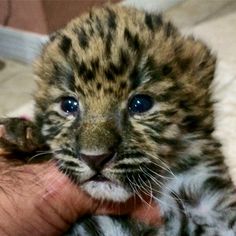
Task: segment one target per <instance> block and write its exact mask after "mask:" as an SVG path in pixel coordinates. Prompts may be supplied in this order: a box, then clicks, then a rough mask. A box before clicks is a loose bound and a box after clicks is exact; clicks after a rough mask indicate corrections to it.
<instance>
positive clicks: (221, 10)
mask: <svg viewBox="0 0 236 236" xmlns="http://www.w3.org/2000/svg"><path fill="white" fill-rule="evenodd" d="M105 2H107V1H106V0H0V117H2V116H21V115H24V116H28V117H32V114H33V101H32V93H33V92H34V90H35V82H34V79H35V78H34V75H33V70H32V62H33V61H34V60H35V58H37V56H38V55H39V54H40V50H41V48H42V45H43V44H44V43H45V42H46V41H47V38H48V34H50V33H52V32H54V31H56V30H57V29H60V28H61V27H63V26H64V25H65V24H66V22H68V21H69V20H70V19H71V18H74V17H75V16H79V15H80V14H82V13H83V12H85V11H87V10H88V9H89V8H91V7H92V6H99V5H103V4H104V3H105ZM109 2H114V3H118V4H126V5H133V6H135V7H137V8H141V9H145V10H147V11H150V12H154V13H155V12H160V11H161V12H163V15H164V16H165V17H166V18H167V19H171V20H172V21H173V22H174V23H175V24H176V25H177V26H178V27H179V29H180V30H181V31H182V32H183V34H193V35H194V36H195V37H196V38H200V39H201V40H203V41H205V42H206V44H208V45H209V47H210V48H212V51H213V52H214V53H215V54H217V56H218V64H217V71H216V76H215V80H214V83H213V86H212V91H213V98H214V99H215V100H216V101H217V103H216V105H215V114H216V132H215V135H216V136H217V137H218V138H219V139H220V140H221V142H222V143H223V151H224V153H225V155H226V157H227V159H226V161H227V163H228V165H229V167H230V170H231V173H232V176H233V177H234V180H235V182H236V158H235V153H236V0H123V1H121V0H109Z"/></svg>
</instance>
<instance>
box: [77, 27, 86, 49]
mask: <svg viewBox="0 0 236 236" xmlns="http://www.w3.org/2000/svg"><path fill="white" fill-rule="evenodd" d="M77 35H78V40H79V45H80V47H81V48H82V49H86V48H87V47H88V40H89V39H88V36H87V34H86V32H85V30H84V29H79V30H78V31H77Z"/></svg>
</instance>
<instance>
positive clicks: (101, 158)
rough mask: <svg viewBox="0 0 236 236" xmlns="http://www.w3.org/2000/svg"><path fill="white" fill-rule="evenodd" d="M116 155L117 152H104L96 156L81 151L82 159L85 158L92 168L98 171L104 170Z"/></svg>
mask: <svg viewBox="0 0 236 236" xmlns="http://www.w3.org/2000/svg"><path fill="white" fill-rule="evenodd" d="M115 156H116V153H104V154H101V155H96V156H93V155H85V154H83V153H80V158H81V160H83V161H84V162H85V163H86V164H87V165H88V166H89V167H90V168H91V169H93V170H96V171H100V170H102V169H103V168H104V166H105V165H106V164H107V163H108V162H109V161H111V160H112V159H113V158H114V157H115Z"/></svg>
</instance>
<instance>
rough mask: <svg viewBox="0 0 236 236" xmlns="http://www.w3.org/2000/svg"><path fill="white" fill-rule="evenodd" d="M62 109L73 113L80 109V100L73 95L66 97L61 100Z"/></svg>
mask: <svg viewBox="0 0 236 236" xmlns="http://www.w3.org/2000/svg"><path fill="white" fill-rule="evenodd" d="M61 109H62V110H63V111H64V112H66V113H67V114H73V113H76V112H78V110H79V102H78V101H77V100H76V99H75V98H73V97H64V98H62V101H61Z"/></svg>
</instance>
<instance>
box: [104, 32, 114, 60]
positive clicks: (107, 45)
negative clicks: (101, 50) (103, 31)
mask: <svg viewBox="0 0 236 236" xmlns="http://www.w3.org/2000/svg"><path fill="white" fill-rule="evenodd" d="M112 40H113V38H112V34H111V32H108V34H107V36H106V42H105V54H106V56H107V57H110V55H111V46H112Z"/></svg>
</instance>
